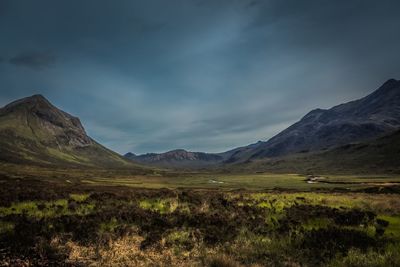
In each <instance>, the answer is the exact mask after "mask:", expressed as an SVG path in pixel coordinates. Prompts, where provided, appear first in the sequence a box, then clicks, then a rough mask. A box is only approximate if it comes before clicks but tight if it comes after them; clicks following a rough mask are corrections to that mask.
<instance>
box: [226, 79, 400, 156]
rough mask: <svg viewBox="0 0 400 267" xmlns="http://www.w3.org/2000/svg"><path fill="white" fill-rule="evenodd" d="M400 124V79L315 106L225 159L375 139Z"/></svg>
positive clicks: (307, 150) (306, 150)
mask: <svg viewBox="0 0 400 267" xmlns="http://www.w3.org/2000/svg"><path fill="white" fill-rule="evenodd" d="M399 128H400V81H397V80H394V79H390V80H388V81H387V82H385V83H384V84H383V85H382V86H381V87H380V88H379V89H378V90H376V91H375V92H373V93H372V94H370V95H368V96H366V97H364V98H361V99H359V100H356V101H352V102H349V103H346V104H341V105H338V106H335V107H333V108H331V109H327V110H324V109H316V110H313V111H311V112H309V113H308V114H307V115H305V116H304V117H303V118H302V119H301V120H300V121H299V122H297V123H295V124H293V125H292V126H290V127H288V128H287V129H285V130H284V131H282V132H281V133H279V134H278V135H276V136H274V137H272V138H271V139H269V140H268V141H267V142H259V143H258V144H256V145H251V146H247V147H243V148H240V149H237V150H236V151H235V153H233V154H232V155H231V156H230V157H229V158H228V159H227V160H226V162H228V163H233V162H245V161H249V160H254V159H261V158H271V157H278V156H284V155H289V154H293V153H298V152H310V151H318V150H323V149H328V148H331V147H335V146H340V145H344V144H348V143H351V142H362V141H365V140H368V139H373V138H376V137H379V136H382V135H385V134H388V133H391V132H394V131H396V130H397V129H399Z"/></svg>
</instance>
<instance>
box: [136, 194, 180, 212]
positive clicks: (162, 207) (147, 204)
mask: <svg viewBox="0 0 400 267" xmlns="http://www.w3.org/2000/svg"><path fill="white" fill-rule="evenodd" d="M139 207H141V208H142V209H145V210H152V211H156V212H159V213H161V214H166V213H171V212H174V211H175V210H176V208H177V207H178V202H177V200H176V199H172V198H167V199H144V200H141V201H139Z"/></svg>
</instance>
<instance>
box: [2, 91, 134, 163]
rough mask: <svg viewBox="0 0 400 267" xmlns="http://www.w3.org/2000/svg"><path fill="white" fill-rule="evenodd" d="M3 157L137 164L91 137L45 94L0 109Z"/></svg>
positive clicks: (21, 160)
mask: <svg viewBox="0 0 400 267" xmlns="http://www.w3.org/2000/svg"><path fill="white" fill-rule="evenodd" d="M0 161H5V162H12V163H28V164H40V165H57V166H91V167H116V168H121V167H124V168H125V167H136V166H135V164H133V163H132V162H130V161H128V160H126V159H125V158H123V157H122V156H120V155H118V154H117V153H115V152H113V151H111V150H109V149H107V148H105V147H103V146H102V145H100V144H98V143H97V142H96V141H94V140H93V139H92V138H90V137H89V136H88V135H87V134H86V132H85V129H84V128H83V126H82V124H81V122H80V120H79V119H78V118H77V117H74V116H72V115H70V114H68V113H66V112H64V111H62V110H60V109H58V108H56V107H55V106H53V105H52V104H51V103H50V102H49V101H48V100H47V99H46V98H44V97H43V96H42V95H33V96H31V97H27V98H23V99H20V100H17V101H14V102H12V103H10V104H8V105H6V106H5V107H3V108H1V109H0Z"/></svg>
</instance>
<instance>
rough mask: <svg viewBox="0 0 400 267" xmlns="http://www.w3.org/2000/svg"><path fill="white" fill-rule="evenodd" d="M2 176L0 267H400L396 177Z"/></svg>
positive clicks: (28, 170) (22, 171)
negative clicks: (51, 266)
mask: <svg viewBox="0 0 400 267" xmlns="http://www.w3.org/2000/svg"><path fill="white" fill-rule="evenodd" d="M2 167H4V168H2V169H1V170H2V171H0V185H1V186H0V265H1V266H3V265H9V266H48V265H64V266H400V197H399V192H400V188H399V185H397V183H398V182H399V178H398V177H396V176H361V177H360V176H302V175H295V174H253V175H243V174H241V175H239V174H224V175H221V174H211V173H197V174H195V173H180V174H178V173H177V174H175V175H173V174H171V173H169V174H165V173H164V174H163V175H161V174H162V173H161V171H160V173H153V174H152V175H150V176H144V175H143V176H132V174H130V173H129V171H119V172H112V171H109V170H108V171H106V170H103V171H101V170H85V171H82V170H46V169H40V168H34V169H33V168H32V167H29V166H25V167H20V168H16V169H12V168H14V167H15V166H11V165H7V166H5V165H4V166H2ZM11 170H12V171H11ZM11 174H12V175H11ZM190 186H192V187H190Z"/></svg>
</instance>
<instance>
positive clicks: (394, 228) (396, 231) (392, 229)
mask: <svg viewBox="0 0 400 267" xmlns="http://www.w3.org/2000/svg"><path fill="white" fill-rule="evenodd" d="M378 218H379V219H382V220H385V221H387V222H389V225H388V226H387V228H386V230H385V235H388V236H392V237H394V238H396V239H398V240H400V216H388V215H380V216H378ZM399 250H400V248H399Z"/></svg>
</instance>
